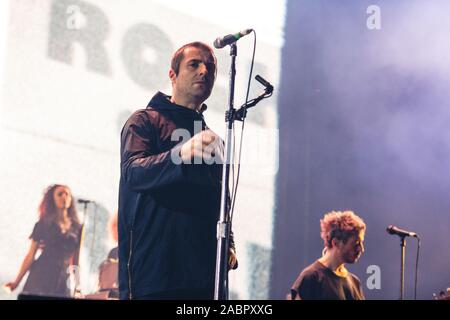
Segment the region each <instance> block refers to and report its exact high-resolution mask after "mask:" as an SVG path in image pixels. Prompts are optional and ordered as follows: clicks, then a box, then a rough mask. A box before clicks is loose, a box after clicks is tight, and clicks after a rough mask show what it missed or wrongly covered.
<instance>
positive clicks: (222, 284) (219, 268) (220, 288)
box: [214, 43, 273, 300]
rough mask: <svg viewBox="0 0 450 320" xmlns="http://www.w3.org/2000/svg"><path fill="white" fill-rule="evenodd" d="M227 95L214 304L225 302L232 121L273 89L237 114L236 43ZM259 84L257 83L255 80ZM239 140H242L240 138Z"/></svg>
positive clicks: (229, 228) (226, 294)
mask: <svg viewBox="0 0 450 320" xmlns="http://www.w3.org/2000/svg"><path fill="white" fill-rule="evenodd" d="M230 56H231V67H230V82H229V86H230V93H229V100H228V110H227V111H226V112H225V122H226V128H227V132H226V136H225V151H224V159H225V163H224V166H223V169H222V192H221V203H220V217H219V221H218V222H217V254H216V274H215V282H214V300H228V255H229V245H230V231H231V219H230V209H231V199H230V197H229V180H230V163H231V155H232V151H231V150H232V149H231V142H232V134H233V124H234V121H236V120H239V121H243V120H244V119H245V117H246V115H247V109H249V108H251V107H254V106H255V105H256V104H257V103H258V102H260V101H261V100H262V99H265V98H268V97H270V96H271V95H272V91H273V87H272V86H270V85H269V86H266V89H265V91H264V93H262V94H261V95H259V96H258V97H257V98H255V99H253V100H250V101H248V102H246V103H245V104H244V105H242V106H241V107H240V108H239V110H236V109H235V108H234V86H235V78H236V56H237V46H236V43H232V44H230ZM258 81H259V80H258ZM241 138H242V137H241Z"/></svg>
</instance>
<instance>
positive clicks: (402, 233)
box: [386, 225, 418, 238]
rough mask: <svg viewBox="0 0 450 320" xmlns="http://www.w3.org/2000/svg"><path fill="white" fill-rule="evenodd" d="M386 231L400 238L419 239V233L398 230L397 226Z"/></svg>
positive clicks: (391, 226)
mask: <svg viewBox="0 0 450 320" xmlns="http://www.w3.org/2000/svg"><path fill="white" fill-rule="evenodd" d="M386 231H387V233H389V234H396V235H398V236H399V237H415V238H417V237H418V235H417V233H415V232H411V231H406V230H402V229H400V228H397V227H396V226H393V225H390V226H389V227H387V228H386Z"/></svg>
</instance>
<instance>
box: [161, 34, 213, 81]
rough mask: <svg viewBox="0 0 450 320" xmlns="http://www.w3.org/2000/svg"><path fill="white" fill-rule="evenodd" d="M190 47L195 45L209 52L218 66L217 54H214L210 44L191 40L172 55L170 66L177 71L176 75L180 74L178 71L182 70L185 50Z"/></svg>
mask: <svg viewBox="0 0 450 320" xmlns="http://www.w3.org/2000/svg"><path fill="white" fill-rule="evenodd" d="M190 47H194V48H197V49H200V50H202V51H205V52H209V53H210V54H211V56H212V57H213V58H214V64H215V65H216V66H217V59H216V56H215V55H214V51H213V49H212V48H211V47H210V46H208V45H207V44H206V43H203V42H199V41H195V42H190V43H187V44H185V45H184V46H182V47H181V48H179V49H178V50H177V51H175V53H174V54H173V56H172V61H171V63H170V68H171V69H172V70H173V72H175V74H176V75H178V72H179V71H180V63H181V61H183V58H184V50H185V49H187V48H190ZM216 70H217V68H216Z"/></svg>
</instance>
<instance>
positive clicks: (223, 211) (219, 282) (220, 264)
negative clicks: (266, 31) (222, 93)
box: [214, 43, 237, 300]
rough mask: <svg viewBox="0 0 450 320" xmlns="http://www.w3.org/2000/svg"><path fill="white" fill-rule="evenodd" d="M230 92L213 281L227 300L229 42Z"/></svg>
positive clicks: (230, 112)
mask: <svg viewBox="0 0 450 320" xmlns="http://www.w3.org/2000/svg"><path fill="white" fill-rule="evenodd" d="M230 56H231V67H230V82H229V87H230V92H229V98H228V110H227V112H226V114H225V122H226V125H227V132H226V136H225V151H224V160H225V163H224V164H223V169H222V191H221V203H220V217H219V221H218V222H217V254H216V274H215V282H214V300H228V251H229V245H230V243H229V240H230V229H231V221H230V208H231V205H230V204H231V203H230V198H229V196H228V194H229V190H228V184H229V180H230V163H231V141H232V130H233V123H234V120H235V119H234V112H235V109H234V86H235V78H236V56H237V46H236V43H232V44H230Z"/></svg>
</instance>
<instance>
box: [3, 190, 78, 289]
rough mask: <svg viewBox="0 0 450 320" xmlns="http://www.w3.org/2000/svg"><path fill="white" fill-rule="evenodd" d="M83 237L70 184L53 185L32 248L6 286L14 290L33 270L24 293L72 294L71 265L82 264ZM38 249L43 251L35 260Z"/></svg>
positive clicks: (47, 194)
mask: <svg viewBox="0 0 450 320" xmlns="http://www.w3.org/2000/svg"><path fill="white" fill-rule="evenodd" d="M80 239H81V225H80V223H79V220H78V216H77V210H76V208H75V204H74V200H73V198H72V194H71V192H70V189H69V187H67V186H64V185H59V184H55V185H51V186H49V187H48V188H47V189H46V191H45V194H44V198H43V199H42V201H41V204H40V205H39V220H38V222H37V223H36V224H35V225H34V229H33V232H32V233H31V235H30V240H31V246H30V249H29V251H28V253H27V255H26V256H25V259H24V260H23V262H22V266H21V268H20V271H19V273H18V275H17V277H16V279H15V280H14V281H13V282H10V283H8V284H6V285H5V287H6V288H7V289H9V290H11V291H12V290H14V289H15V288H16V287H17V286H18V285H19V284H20V282H21V280H22V278H23V277H24V276H25V274H26V273H27V272H28V271H29V272H30V273H29V275H28V279H27V281H26V283H25V285H24V287H23V293H24V294H36V295H47V296H56V297H68V296H71V293H70V287H69V281H68V279H69V277H70V273H71V272H70V271H69V267H70V266H71V265H76V264H78V254H79V245H80ZM38 251H41V254H40V256H39V257H38V258H37V259H35V258H36V254H37V253H38Z"/></svg>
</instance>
